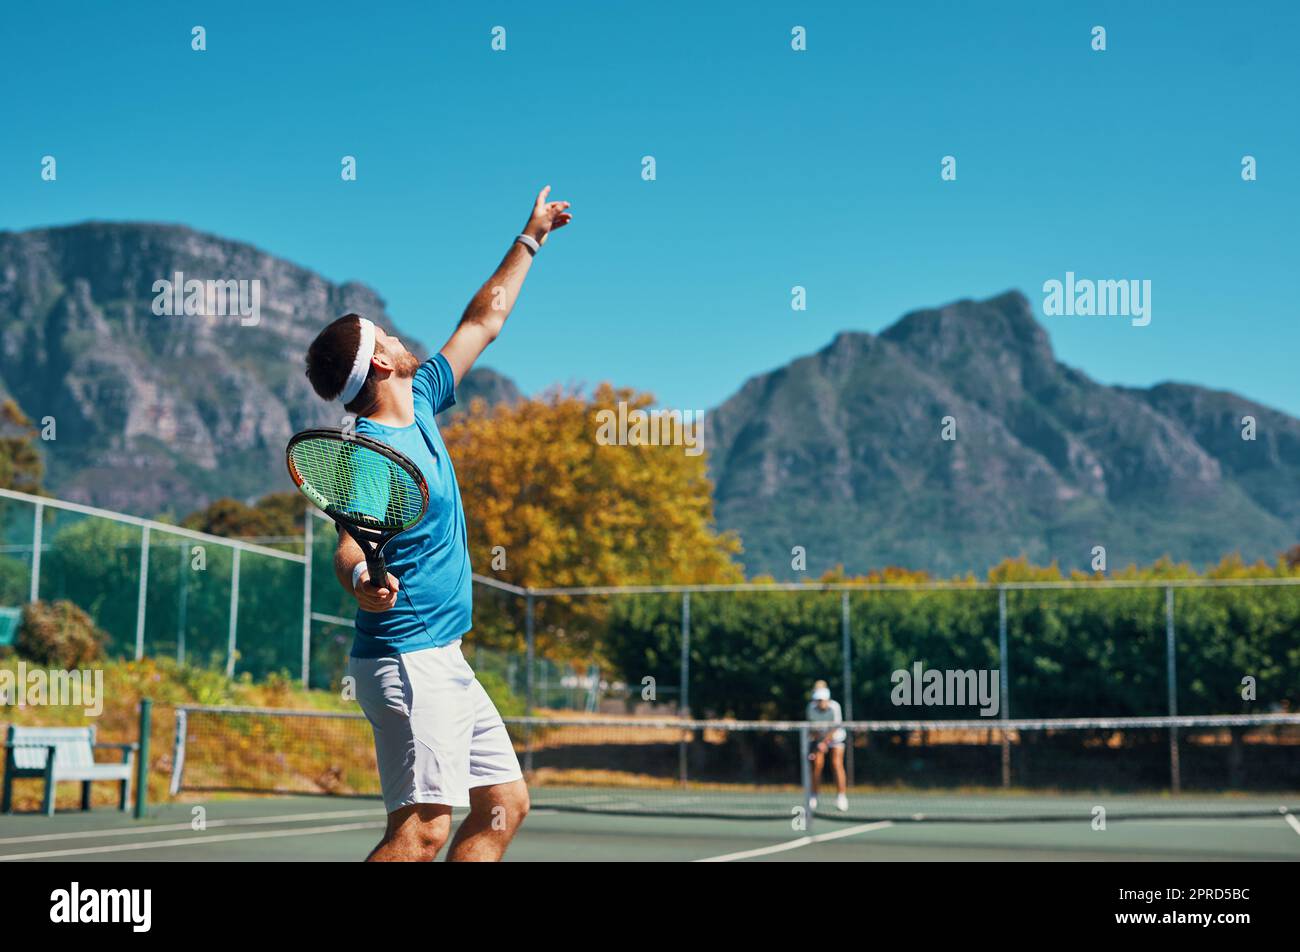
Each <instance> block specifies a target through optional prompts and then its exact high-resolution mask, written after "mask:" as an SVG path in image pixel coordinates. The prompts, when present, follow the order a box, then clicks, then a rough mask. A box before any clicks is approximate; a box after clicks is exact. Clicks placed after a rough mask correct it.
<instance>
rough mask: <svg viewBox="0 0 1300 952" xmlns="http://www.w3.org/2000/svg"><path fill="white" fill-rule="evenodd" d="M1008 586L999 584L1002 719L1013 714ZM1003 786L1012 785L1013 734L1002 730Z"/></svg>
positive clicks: (999, 659) (1000, 707) (999, 654)
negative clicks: (1008, 640) (1008, 670)
mask: <svg viewBox="0 0 1300 952" xmlns="http://www.w3.org/2000/svg"><path fill="white" fill-rule="evenodd" d="M1007 661H1008V658H1007V587H1006V586H1005V585H999V586H998V690H999V691H1000V692H1001V700H1002V703H1001V705H1000V706H999V710H1000V711H1001V715H1002V719H1003V720H1004V721H1005V720H1007V719H1008V718H1009V717H1010V716H1011V690H1010V687H1009V684H1010V678H1009V677H1008V676H1007ZM1002 786H1004V787H1010V786H1011V735H1010V734H1008V733H1007V731H1006V729H1005V728H1003V730H1002Z"/></svg>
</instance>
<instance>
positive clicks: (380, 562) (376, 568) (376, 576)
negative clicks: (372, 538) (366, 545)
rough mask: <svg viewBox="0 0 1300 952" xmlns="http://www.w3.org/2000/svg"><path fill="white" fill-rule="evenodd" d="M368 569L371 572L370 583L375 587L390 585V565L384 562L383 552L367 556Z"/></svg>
mask: <svg viewBox="0 0 1300 952" xmlns="http://www.w3.org/2000/svg"><path fill="white" fill-rule="evenodd" d="M366 569H367V571H369V572H370V584H371V585H373V586H374V587H375V588H385V587H386V586H387V585H388V566H387V565H385V564H384V557H383V555H382V554H380V553H378V552H376V553H375V554H374V555H371V556H367V557H366Z"/></svg>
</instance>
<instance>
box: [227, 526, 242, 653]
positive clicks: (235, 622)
mask: <svg viewBox="0 0 1300 952" xmlns="http://www.w3.org/2000/svg"><path fill="white" fill-rule="evenodd" d="M238 629H239V549H235V551H234V555H233V557H232V558H231V560H230V632H229V635H228V638H227V641H226V677H228V678H233V677H234V676H235V649H236V647H237V642H236V640H235V633H236V631H237V630H238Z"/></svg>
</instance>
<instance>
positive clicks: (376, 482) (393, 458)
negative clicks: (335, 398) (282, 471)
mask: <svg viewBox="0 0 1300 952" xmlns="http://www.w3.org/2000/svg"><path fill="white" fill-rule="evenodd" d="M285 456H286V459H287V462H288V464H289V475H290V476H291V477H293V482H294V485H296V486H297V487H298V489H299V490H301V491H302V494H303V495H304V496H306V497H307V498H308V499H310V500H311V501H312V502H314V503H315V504H316V505H317V506H318V507H320V509H321V511H323V512H324V513H325V514H326V515H327V516H329V517H330V518H331V519H333V520H334V521H335V522H336V523H337V524H338V525H339V526H340V527H341V528H342V529H343V530H344V531H346V532H347V534H348V535H350V536H352V538H353V539H355V540H356V542H357V545H359V546H361V551H362V552H363V553H365V556H366V567H367V568H368V569H369V570H370V583H371V584H372V585H374V586H375V587H376V588H383V587H385V586H386V585H388V568H387V566H386V565H385V564H384V546H386V545H388V543H390V542H392V541H393V539H394V538H395V537H396V536H398V535H400V534H401V533H403V532H405V531H406V530H407V529H410V528H411V527H412V526H414V525H415V524H416V523H418V522H419V521H420V520H421V519H422V518H424V513H425V511H426V510H427V509H428V508H429V485H428V483H426V482H425V480H424V476H423V474H421V472H420V468H419V467H418V466H416V465H415V464H414V463H412V462H411V461H410V460H409V459H407V458H406V457H405V456H403V455H402V454H401V453H399V452H397V450H395V449H393V448H392V447H391V446H387V445H386V444H384V443H380V442H379V441H378V440H372V439H370V438H368V437H365V436H358V435H356V434H348V435H344V433H343V431H342V430H333V429H315V430H303V431H302V432H301V433H295V434H294V436H293V438H292V439H290V440H289V446H288V448H287V449H286V450H285Z"/></svg>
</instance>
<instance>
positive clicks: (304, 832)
mask: <svg viewBox="0 0 1300 952" xmlns="http://www.w3.org/2000/svg"><path fill="white" fill-rule="evenodd" d="M382 826H387V821H386V820H376V821H374V822H372V823H340V824H338V825H337V826H311V827H306V828H304V829H301V830H273V831H271V832H269V833H227V834H225V835H224V836H187V837H184V838H182V839H178V840H157V841H155V842H151V843H123V844H122V845H121V846H92V847H88V848H86V849H77V850H46V851H45V852H42V853H13V854H10V855H2V854H0V863H3V862H12V861H13V860H17V859H52V858H54V857H56V856H89V855H90V854H92V853H125V852H128V851H130V850H155V849H166V848H168V847H172V846H206V845H208V844H209V843H229V842H231V841H234V840H262V839H266V840H269V839H275V838H277V837H282V836H311V835H314V834H316V833H343V832H346V831H348V830H369V829H374V828H376V827H382Z"/></svg>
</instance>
